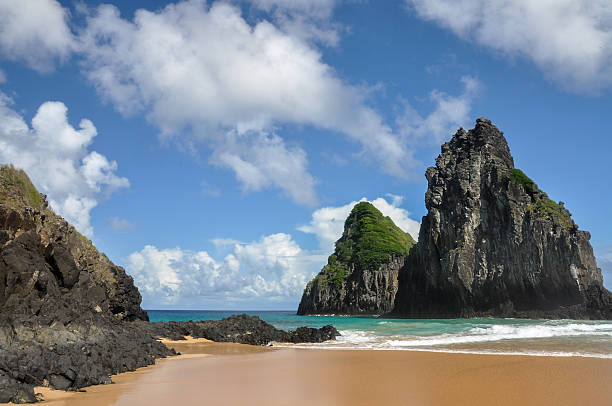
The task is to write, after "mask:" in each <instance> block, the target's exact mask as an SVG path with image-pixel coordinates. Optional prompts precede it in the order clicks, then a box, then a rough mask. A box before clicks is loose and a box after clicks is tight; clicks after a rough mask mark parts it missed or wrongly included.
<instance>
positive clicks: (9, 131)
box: [0, 92, 129, 236]
mask: <svg viewBox="0 0 612 406" xmlns="http://www.w3.org/2000/svg"><path fill="white" fill-rule="evenodd" d="M10 105H11V100H10V98H8V97H7V96H6V95H4V94H3V93H1V92H0V162H3V163H12V164H13V165H15V166H16V167H19V168H22V169H24V170H25V171H26V172H27V173H28V175H29V176H30V178H31V179H32V182H33V183H34V184H35V185H36V187H37V188H38V190H39V191H41V192H42V193H45V194H47V195H48V200H49V203H50V204H51V206H52V207H53V208H54V209H55V210H56V211H57V212H58V213H59V214H60V215H62V216H64V217H65V218H66V219H67V220H68V221H69V222H71V223H72V224H74V225H75V227H76V228H77V229H78V230H79V231H81V232H82V233H83V234H85V235H87V236H92V234H93V228H92V227H91V224H90V212H91V210H92V209H93V208H94V207H95V206H96V205H97V204H98V202H99V199H100V198H102V197H103V196H104V195H108V194H110V193H112V192H114V191H115V190H117V189H119V188H124V187H128V186H129V181H128V180H127V179H126V178H123V177H119V176H117V175H116V174H115V172H116V170H117V163H116V162H115V161H109V160H108V159H107V158H106V157H105V156H104V155H101V154H99V153H98V152H96V151H89V149H88V147H89V146H90V144H91V142H92V141H93V138H94V137H95V136H96V135H97V130H96V128H95V126H94V125H93V123H92V122H91V121H90V120H87V119H83V120H81V122H80V123H79V127H78V129H77V128H75V127H73V126H72V125H71V124H70V123H69V122H68V109H67V108H66V106H65V105H64V104H63V103H61V102H51V101H50V102H45V103H43V104H42V105H41V106H40V107H39V108H38V111H37V112H36V115H35V116H34V118H33V119H32V125H31V127H30V126H28V124H27V123H26V122H25V120H24V119H23V117H21V116H20V115H19V114H18V113H17V112H16V111H14V110H13V109H12V108H11V107H10Z"/></svg>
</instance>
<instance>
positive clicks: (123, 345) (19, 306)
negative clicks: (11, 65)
mask: <svg viewBox="0 0 612 406" xmlns="http://www.w3.org/2000/svg"><path fill="white" fill-rule="evenodd" d="M140 302H141V296H140V293H139V292H138V289H137V288H136V286H134V283H133V280H132V278H131V277H130V276H129V275H126V273H125V271H124V270H123V268H121V267H118V266H116V265H114V264H113V263H112V262H111V261H110V260H109V259H108V258H107V257H106V256H105V255H104V254H101V253H100V252H98V250H96V248H95V247H94V246H93V245H92V244H91V241H89V240H87V239H86V238H85V237H83V236H82V235H81V234H79V233H78V232H77V231H76V230H75V229H74V227H72V226H71V225H70V224H68V223H67V222H66V221H65V220H64V219H62V218H61V217H59V216H57V215H56V214H55V213H53V211H52V210H51V209H50V208H49V207H48V206H47V203H46V201H45V196H44V195H41V194H39V193H38V192H37V191H36V189H35V188H34V186H33V185H32V183H31V182H30V179H28V177H27V175H26V174H25V173H24V172H23V171H21V170H17V169H15V168H13V167H11V166H0V403H4V402H9V401H11V402H14V403H25V402H34V401H36V397H35V395H34V392H33V386H40V385H42V386H50V387H52V388H55V389H68V390H75V389H78V388H82V387H84V386H89V385H95V384H104V383H110V382H111V380H110V378H109V375H111V374H117V373H120V372H125V371H131V370H134V369H136V368H138V367H141V366H145V365H150V364H153V363H154V362H155V359H156V358H160V357H164V356H166V355H172V354H175V353H174V351H173V350H169V349H168V348H166V347H165V346H164V345H163V344H161V343H160V342H159V341H157V338H159V337H168V336H170V337H172V338H175V339H181V338H183V336H184V335H192V336H194V337H206V338H208V339H211V340H215V341H225V342H241V343H248V344H259V345H265V344H268V343H269V342H270V341H289V342H295V343H298V342H321V341H326V340H330V339H335V337H336V336H337V335H338V332H337V331H336V329H335V328H333V327H332V326H325V327H322V328H320V329H311V328H306V327H300V328H298V329H297V330H295V331H290V332H285V331H281V330H278V329H276V328H274V327H273V326H272V325H270V324H268V323H266V322H264V321H262V320H260V319H259V318H257V317H250V316H246V315H242V316H233V317H229V318H226V319H223V320H219V321H203V322H173V323H149V322H148V317H147V313H146V312H145V311H144V310H143V309H142V308H141V307H140Z"/></svg>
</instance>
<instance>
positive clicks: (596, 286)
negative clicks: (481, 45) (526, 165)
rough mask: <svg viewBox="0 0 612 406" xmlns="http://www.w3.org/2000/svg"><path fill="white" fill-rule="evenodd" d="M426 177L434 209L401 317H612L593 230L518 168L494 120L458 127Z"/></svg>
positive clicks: (405, 282)
mask: <svg viewBox="0 0 612 406" xmlns="http://www.w3.org/2000/svg"><path fill="white" fill-rule="evenodd" d="M425 176H426V177H427V180H428V183H429V186H428V189H427V193H426V195H425V204H426V207H427V210H428V213H427V215H426V216H425V217H423V221H422V224H421V231H420V234H419V242H418V244H417V245H415V246H414V247H413V249H412V250H411V252H410V256H409V257H408V259H407V261H406V264H405V266H404V268H403V269H402V270H401V271H400V274H399V290H398V293H397V295H396V298H395V309H394V311H393V313H394V314H395V315H398V316H404V317H474V316H504V317H545V318H558V317H563V318H577V319H578V318H580V319H582V318H592V319H611V318H612V296H611V294H610V292H609V291H607V290H606V289H605V288H604V287H603V284H602V274H601V270H600V269H598V268H597V264H596V261H595V258H594V256H593V249H592V247H591V245H590V243H589V239H590V234H589V233H588V232H586V231H581V230H579V229H578V226H577V225H576V224H575V223H574V221H573V220H572V218H571V214H570V213H569V211H568V210H567V209H565V207H564V205H563V202H559V203H557V202H554V201H552V200H551V199H549V198H548V196H547V195H546V193H544V192H543V191H542V190H540V188H539V187H538V186H537V185H536V184H535V183H534V182H533V181H532V180H531V179H530V178H528V177H527V176H526V175H525V174H524V173H523V172H522V171H520V170H518V169H516V168H514V162H513V159H512V156H511V155H510V150H509V148H508V145H507V143H506V139H505V138H504V136H503V134H502V133H501V132H500V131H499V130H498V129H497V128H496V127H495V126H494V125H493V124H491V122H490V121H489V120H487V119H484V118H481V119H478V120H477V121H476V126H475V128H473V129H472V130H470V131H465V130H463V129H459V131H457V133H456V134H455V135H454V136H453V138H452V140H451V141H450V142H447V143H445V144H444V145H442V153H441V154H440V155H439V156H438V158H437V159H436V166H435V167H430V168H428V169H427V172H426V175H425Z"/></svg>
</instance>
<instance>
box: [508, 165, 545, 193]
mask: <svg viewBox="0 0 612 406" xmlns="http://www.w3.org/2000/svg"><path fill="white" fill-rule="evenodd" d="M510 180H511V181H513V182H514V183H516V184H517V185H521V186H523V187H524V188H525V190H526V191H528V192H530V193H534V192H537V191H538V187H537V186H536V184H535V182H534V181H533V180H531V178H530V177H529V176H527V175H525V173H524V172H523V171H521V170H520V169H516V168H514V169H512V171H511V172H510Z"/></svg>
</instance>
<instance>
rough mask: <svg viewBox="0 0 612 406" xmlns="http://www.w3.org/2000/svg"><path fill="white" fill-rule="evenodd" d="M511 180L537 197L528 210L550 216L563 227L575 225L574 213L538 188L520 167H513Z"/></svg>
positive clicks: (545, 216)
mask: <svg viewBox="0 0 612 406" xmlns="http://www.w3.org/2000/svg"><path fill="white" fill-rule="evenodd" d="M510 180H511V181H512V182H514V183H516V184H518V185H521V186H523V188H524V189H525V191H526V192H528V193H529V194H531V195H532V197H535V198H536V201H535V203H533V204H530V205H529V206H527V210H529V211H531V212H532V213H533V214H534V216H535V218H541V219H542V218H549V219H551V220H552V221H553V223H554V224H557V225H559V226H561V227H563V228H571V227H573V226H574V220H572V214H571V213H570V212H569V210H567V209H566V208H565V207H563V206H562V205H561V204H559V203H557V202H555V201H553V200H551V199H549V198H548V195H547V194H546V193H544V192H543V191H542V190H540V189H539V188H538V186H537V185H536V184H535V182H534V181H533V180H531V178H530V177H529V176H527V175H525V173H524V172H523V171H521V170H520V169H512V171H511V172H510Z"/></svg>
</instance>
